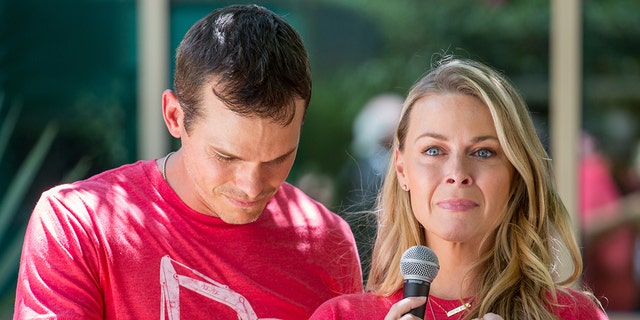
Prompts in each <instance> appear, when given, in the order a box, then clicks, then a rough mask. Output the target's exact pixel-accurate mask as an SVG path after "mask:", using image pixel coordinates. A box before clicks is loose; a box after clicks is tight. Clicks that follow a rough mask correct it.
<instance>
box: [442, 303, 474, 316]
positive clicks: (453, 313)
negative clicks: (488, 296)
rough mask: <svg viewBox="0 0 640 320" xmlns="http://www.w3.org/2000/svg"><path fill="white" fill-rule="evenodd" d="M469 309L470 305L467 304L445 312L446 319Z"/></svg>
mask: <svg viewBox="0 0 640 320" xmlns="http://www.w3.org/2000/svg"><path fill="white" fill-rule="evenodd" d="M470 307H471V304H469V303H468V302H467V303H465V304H463V305H461V306H459V307H457V308H455V309H453V310H449V311H447V317H451V316H452V315H455V314H458V313H460V312H461V311H463V310H466V309H469V308H470Z"/></svg>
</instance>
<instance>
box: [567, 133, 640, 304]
mask: <svg viewBox="0 0 640 320" xmlns="http://www.w3.org/2000/svg"><path fill="white" fill-rule="evenodd" d="M579 168H580V169H579V181H580V183H579V191H580V193H579V210H580V218H581V224H582V228H583V230H584V231H585V232H584V240H585V243H584V247H585V249H584V260H585V262H584V263H585V270H584V274H585V276H584V280H585V283H586V284H587V285H588V286H589V287H590V288H591V289H592V290H593V292H594V294H595V295H596V296H597V297H598V298H600V299H601V300H602V304H603V306H604V307H605V309H606V310H610V311H631V310H636V309H637V306H638V284H637V281H636V278H635V272H634V257H635V254H636V253H635V251H636V239H637V231H636V229H637V227H636V225H635V224H634V223H630V222H632V221H630V219H626V218H625V217H624V213H623V212H622V210H624V206H623V205H622V204H621V202H620V201H621V200H622V198H621V192H620V190H619V188H618V186H617V185H616V182H615V180H614V178H613V176H612V174H611V170H610V167H609V165H608V162H607V159H606V157H605V155H604V154H603V153H602V152H601V151H600V149H599V147H598V143H597V140H596V138H595V137H594V136H593V135H591V134H589V133H588V132H583V133H582V135H581V146H580V167H579ZM636 220H637V218H636ZM605 227H606V228H605ZM596 230H598V231H596Z"/></svg>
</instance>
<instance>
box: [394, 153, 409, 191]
mask: <svg viewBox="0 0 640 320" xmlns="http://www.w3.org/2000/svg"><path fill="white" fill-rule="evenodd" d="M393 156H394V158H395V161H394V162H395V165H396V175H397V176H398V185H400V187H402V188H403V189H404V188H406V187H405V186H408V185H409V181H408V179H407V177H406V175H405V171H404V158H403V157H402V153H401V152H400V150H398V149H395V150H394V153H393Z"/></svg>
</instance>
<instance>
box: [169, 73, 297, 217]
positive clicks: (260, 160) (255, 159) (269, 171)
mask: <svg viewBox="0 0 640 320" xmlns="http://www.w3.org/2000/svg"><path fill="white" fill-rule="evenodd" d="M202 97H203V98H202V105H201V108H200V109H201V110H202V112H201V116H200V117H199V118H198V119H196V120H195V122H194V123H193V125H192V127H191V132H190V133H189V134H187V133H186V131H185V130H184V122H183V117H180V119H178V121H177V122H178V123H179V124H180V125H179V132H180V133H179V137H180V138H181V141H182V147H181V149H180V151H179V152H178V159H179V161H178V165H177V166H176V169H175V170H174V172H177V173H176V174H174V179H172V177H169V179H168V180H169V181H170V184H171V186H172V187H173V188H174V190H175V191H176V192H177V193H178V195H179V196H180V198H181V199H182V200H183V201H184V202H185V203H186V204H187V205H189V207H191V208H192V209H194V210H196V211H198V212H200V213H203V214H206V215H211V216H215V217H219V218H220V219H222V220H223V221H225V222H227V223H231V224H245V223H250V222H253V221H255V220H256V219H258V217H259V216H260V214H261V213H262V211H263V210H264V208H265V205H266V203H267V201H269V199H270V198H271V197H272V196H273V195H274V194H275V192H276V191H277V190H278V187H279V186H280V185H281V184H282V183H283V182H284V181H285V179H286V177H287V175H288V174H289V171H290V170H291V167H292V165H293V161H294V159H295V156H296V152H297V150H298V142H299V140H300V130H301V127H302V117H303V114H304V107H305V101H304V100H302V99H298V100H295V104H296V114H295V118H294V119H293V121H292V122H291V123H290V124H288V125H287V126H284V127H283V126H282V125H281V124H279V123H275V122H273V121H272V120H271V119H261V118H256V117H245V116H241V115H238V114H236V113H234V112H233V111H230V110H229V109H228V108H227V106H226V105H225V104H224V103H223V102H222V101H221V100H220V99H219V98H218V97H217V96H216V95H215V94H214V93H213V91H212V90H211V89H210V87H209V86H205V88H204V89H203V93H202ZM178 173H179V174H178ZM172 180H173V181H172Z"/></svg>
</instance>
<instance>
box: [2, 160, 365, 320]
mask: <svg viewBox="0 0 640 320" xmlns="http://www.w3.org/2000/svg"><path fill="white" fill-rule="evenodd" d="M354 292H362V275H361V270H360V261H359V258H358V253H357V250H356V245H355V240H354V238H353V235H352V233H351V231H350V228H349V225H348V224H347V223H346V222H345V221H344V220H342V219H341V218H340V217H339V216H337V215H335V214H334V213H331V212H330V211H329V210H327V209H326V208H325V207H324V206H322V205H321V204H319V203H318V202H316V201H313V200H312V199H310V198H309V197H307V196H306V195H305V194H304V193H303V192H302V191H300V190H299V189H297V188H295V187H293V186H291V185H289V184H287V183H284V184H283V185H282V186H281V188H280V190H279V191H278V192H277V193H276V194H275V196H274V197H273V199H271V201H270V202H269V203H268V204H267V206H266V208H265V210H264V212H263V214H262V215H261V216H260V218H259V219H258V220H257V221H255V222H252V223H249V224H244V225H231V224H227V223H225V222H223V221H222V220H220V219H219V218H215V217H211V216H206V215H203V214H200V213H198V212H195V211H193V210H192V209H190V208H189V207H188V206H187V205H186V204H185V203H184V202H182V201H181V200H180V198H179V197H178V196H177V194H176V193H175V192H173V190H172V189H171V188H170V187H169V185H168V184H167V183H166V182H165V181H164V180H163V178H162V176H161V175H160V172H159V170H158V169H157V167H156V165H155V161H153V160H148V161H139V162H137V163H134V164H130V165H125V166H122V167H120V168H116V169H114V170H110V171H107V172H105V173H102V174H99V175H97V176H94V177H92V178H89V179H87V180H84V181H80V182H76V183H74V184H70V185H62V186H59V187H55V188H53V189H51V190H49V191H47V192H45V193H44V194H43V196H42V197H41V199H40V200H39V201H38V204H37V205H36V207H35V210H34V211H33V214H32V217H31V220H30V222H29V226H28V229H27V233H26V236H25V242H24V247H23V253H22V258H21V262H20V271H19V279H18V287H17V297H16V303H15V313H14V319H32V318H40V319H44V318H57V319H165V318H166V319H174V320H177V319H180V318H182V319H268V318H270V319H296V320H299V319H307V318H308V317H309V316H310V314H311V313H312V312H313V310H315V308H316V307H318V306H319V305H320V304H321V303H322V302H323V301H326V300H328V299H330V298H332V297H335V296H338V295H340V294H345V293H354Z"/></svg>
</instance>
